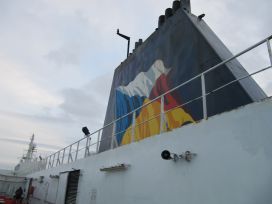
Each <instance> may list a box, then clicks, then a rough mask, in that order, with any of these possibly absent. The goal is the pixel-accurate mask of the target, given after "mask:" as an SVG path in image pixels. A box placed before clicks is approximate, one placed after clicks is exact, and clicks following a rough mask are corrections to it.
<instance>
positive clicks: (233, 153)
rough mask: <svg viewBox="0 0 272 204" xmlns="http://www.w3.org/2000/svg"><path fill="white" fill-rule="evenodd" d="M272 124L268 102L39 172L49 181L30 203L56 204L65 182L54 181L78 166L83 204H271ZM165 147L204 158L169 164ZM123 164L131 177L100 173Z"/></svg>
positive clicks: (38, 185)
mask: <svg viewBox="0 0 272 204" xmlns="http://www.w3.org/2000/svg"><path fill="white" fill-rule="evenodd" d="M271 120H272V100H271V99H269V100H266V101H263V102H260V103H254V104H250V105H247V106H245V107H242V108H240V109H237V110H233V111H231V112H227V113H223V114H221V115H216V116H214V117H211V118H209V120H207V121H202V122H200V123H198V124H191V125H188V126H185V127H182V128H179V129H176V130H174V131H171V132H167V133H164V134H162V135H158V136H155V137H151V138H147V139H145V140H142V141H140V142H136V143H132V144H129V145H125V146H122V147H120V148H117V149H114V150H109V151H106V152H103V153H100V154H98V155H95V156H91V157H88V158H86V159H82V160H78V161H77V162H75V163H72V164H69V165H63V166H59V167H57V168H53V169H50V170H46V171H42V172H37V173H34V174H32V175H29V177H33V178H34V179H35V178H39V177H40V176H44V180H43V183H38V180H37V181H35V182H34V183H33V184H34V185H35V186H36V187H35V191H34V197H36V199H32V202H31V204H36V203H42V202H43V201H44V200H45V201H49V202H50V203H54V200H56V191H57V189H59V187H58V182H59V181H58V180H59V179H56V178H49V175H59V174H60V172H65V171H72V170H73V168H74V169H80V170H81V176H80V179H79V189H78V198H77V203H79V204H85V203H92V204H94V203H96V204H108V203H118V204H133V203H135V204H136V203H137V204H138V203H141V204H165V203H171V204H180V203H187V204H199V203H203V204H218V203H220V204H229V203H236V204H256V203H272V194H271V189H272V157H271V155H272V148H271V147H272V135H271V132H272V126H271ZM165 149H167V150H169V151H171V152H174V153H178V154H179V153H182V152H185V151H186V150H190V151H192V152H195V153H197V156H196V157H195V158H194V159H193V160H192V161H191V162H186V161H182V160H180V161H178V162H173V161H165V160H163V159H161V156H160V154H161V152H162V151H163V150H165ZM119 163H126V164H130V165H131V166H130V167H129V168H128V169H127V170H124V171H116V172H101V171H100V168H101V167H110V166H113V165H117V164H119ZM60 187H61V188H63V189H65V186H60ZM50 188H51V190H50V191H49V190H46V189H50ZM52 189H54V190H52ZM50 192H51V194H50ZM62 192H65V191H62ZM37 198H38V199H40V200H38V199H37Z"/></svg>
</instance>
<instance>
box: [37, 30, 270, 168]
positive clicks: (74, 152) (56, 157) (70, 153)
mask: <svg viewBox="0 0 272 204" xmlns="http://www.w3.org/2000/svg"><path fill="white" fill-rule="evenodd" d="M271 39H272V35H271V36H269V37H268V38H265V39H264V40H262V41H260V42H258V43H256V44H255V45H253V46H251V47H249V48H247V49H245V50H244V51H242V52H240V53H238V54H237V55H235V56H233V57H231V58H229V59H227V60H225V61H223V62H221V63H219V64H217V65H215V66H213V67H211V68H210V69H208V70H206V71H204V72H203V73H201V74H198V75H197V76H195V77H193V78H191V79H189V80H187V81H186V82H183V83H181V84H180V85H178V86H176V87H175V88H173V89H171V90H169V91H167V92H165V93H163V94H162V95H160V96H158V97H156V98H154V99H153V100H151V101H150V102H148V103H146V104H145V105H143V106H141V107H138V108H136V109H134V110H133V111H132V112H130V113H127V114H125V115H123V116H122V117H120V118H118V119H116V120H114V121H112V122H111V123H109V124H107V125H105V126H104V127H102V128H100V129H98V130H96V131H95V132H93V133H91V134H90V135H89V136H88V137H85V138H82V139H80V140H78V141H76V142H74V143H73V144H71V145H69V146H67V147H65V148H63V149H61V150H59V151H58V152H55V153H53V154H51V155H50V156H48V157H47V158H45V159H44V163H45V165H43V166H42V167H41V168H39V169H40V170H42V169H45V168H52V167H55V166H58V165H62V164H65V163H71V162H74V161H76V160H78V159H80V158H85V157H88V156H90V155H92V154H97V153H98V152H99V146H100V144H101V142H103V141H105V140H109V141H110V144H111V145H110V147H111V148H115V147H118V143H117V139H116V136H117V135H118V134H120V133H122V132H125V131H127V130H128V129H126V130H123V131H121V132H117V133H116V132H115V127H116V123H117V122H118V121H120V120H122V119H124V118H126V117H128V116H130V115H132V118H133V119H132V126H131V142H134V141H135V128H136V127H137V126H140V125H143V124H145V123H147V122H149V121H151V120H154V119H156V118H160V132H158V134H159V133H162V132H164V131H165V114H166V113H167V112H169V111H172V110H173V109H176V108H179V107H183V106H185V105H188V104H190V103H192V102H194V101H197V100H200V99H202V107H203V119H207V118H208V110H207V99H206V98H207V96H208V95H210V94H213V93H215V92H217V91H219V90H221V89H223V88H225V87H227V86H229V85H231V84H233V83H235V82H238V81H241V80H243V79H245V78H248V77H251V76H254V75H256V74H258V73H261V72H264V71H266V70H268V69H270V68H272V50H271V44H270V40H271ZM263 44H266V45H267V51H268V56H269V59H270V65H269V66H268V67H265V68H262V69H259V70H258V71H256V72H254V73H251V74H248V75H246V76H242V77H240V78H238V79H235V80H233V81H230V82H228V83H226V84H224V85H222V86H220V87H218V88H216V89H214V90H212V91H210V92H207V91H206V87H205V84H206V83H205V75H206V74H207V73H209V72H211V71H213V70H215V69H217V68H218V67H220V66H222V65H225V64H226V63H228V62H230V61H232V60H234V59H236V58H237V57H240V56H241V55H243V54H245V53H247V52H249V51H251V50H253V49H254V48H256V47H258V46H260V45H263ZM196 79H200V80H201V92H202V93H201V96H199V97H196V98H194V99H192V100H189V101H187V102H185V103H183V104H182V105H179V106H177V107H174V108H172V109H171V110H167V111H164V110H165V109H164V99H165V96H166V95H167V94H169V93H171V92H173V91H175V90H177V89H179V88H180V87H183V86H185V85H186V84H189V83H190V82H192V81H194V80H196ZM157 100H160V101H161V103H160V104H161V108H160V110H161V111H160V114H158V115H154V116H153V117H152V118H148V119H147V120H145V121H143V122H141V123H139V124H136V111H138V110H140V109H141V108H143V107H147V106H148V105H150V104H152V103H153V102H155V101H157ZM106 128H111V129H112V130H113V131H112V134H111V135H109V136H108V137H106V138H103V140H101V133H102V131H103V130H105V129H106ZM91 138H97V139H96V141H95V142H93V143H91Z"/></svg>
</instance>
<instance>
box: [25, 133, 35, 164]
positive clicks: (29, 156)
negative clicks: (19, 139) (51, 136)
mask: <svg viewBox="0 0 272 204" xmlns="http://www.w3.org/2000/svg"><path fill="white" fill-rule="evenodd" d="M34 137H35V136H34V134H33V135H32V136H31V138H30V143H29V145H28V150H27V153H26V156H25V161H31V160H32V157H33V152H34V151H35V149H36V144H35V143H34Z"/></svg>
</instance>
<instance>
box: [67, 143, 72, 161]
mask: <svg viewBox="0 0 272 204" xmlns="http://www.w3.org/2000/svg"><path fill="white" fill-rule="evenodd" d="M71 152H72V145H71V146H70V149H69V154H68V155H69V156H68V164H69V163H70V160H71V161H72V162H73V157H72V154H71Z"/></svg>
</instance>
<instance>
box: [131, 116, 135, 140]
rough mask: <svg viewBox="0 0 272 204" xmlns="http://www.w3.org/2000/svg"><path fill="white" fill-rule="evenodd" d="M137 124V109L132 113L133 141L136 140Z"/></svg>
mask: <svg viewBox="0 0 272 204" xmlns="http://www.w3.org/2000/svg"><path fill="white" fill-rule="evenodd" d="M135 124H136V111H134V112H133V114H132V127H131V142H134V141H135Z"/></svg>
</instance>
